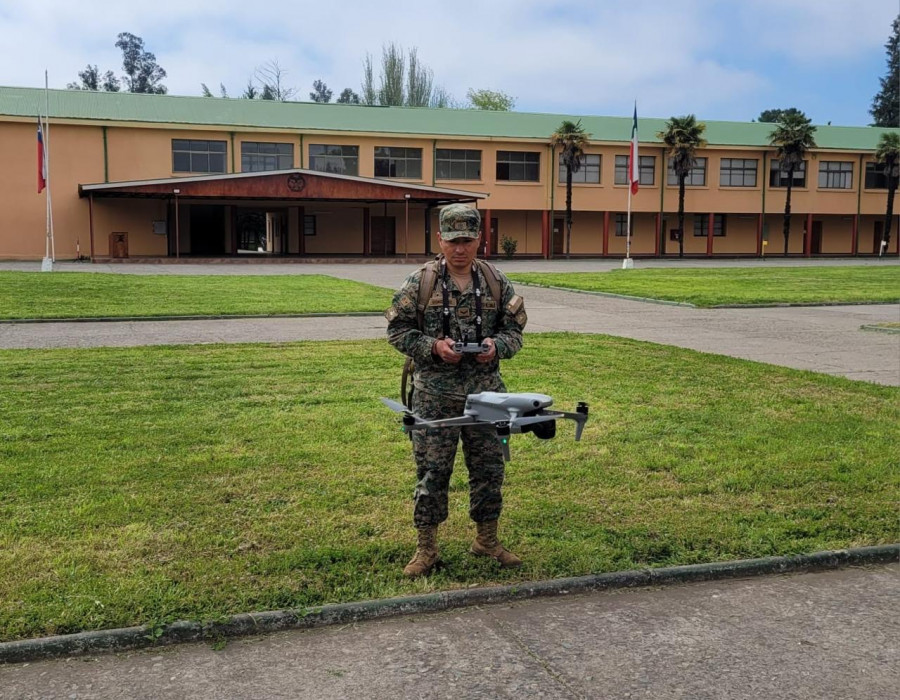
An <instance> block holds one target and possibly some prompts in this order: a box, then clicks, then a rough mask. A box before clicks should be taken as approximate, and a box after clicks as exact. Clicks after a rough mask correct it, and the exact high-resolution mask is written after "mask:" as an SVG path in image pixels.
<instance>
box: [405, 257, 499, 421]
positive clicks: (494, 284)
mask: <svg viewBox="0 0 900 700" xmlns="http://www.w3.org/2000/svg"><path fill="white" fill-rule="evenodd" d="M475 264H476V265H477V266H478V269H479V270H480V271H481V276H482V277H484V281H485V282H487V286H488V289H490V290H491V297H493V298H494V300H495V301H496V302H497V309H498V312H499V313H502V308H503V307H502V306H501V302H502V299H503V296H502V285H501V282H500V273H499V271H498V270H497V268H496V267H494V266H493V265H492V264H491V263H489V262H487V261H486V260H478V259H476V260H475ZM439 268H440V260H439V259H435V260H432V261H431V262H428V263H425V268H424V271H423V272H422V279H421V280H420V281H419V298H418V300H417V302H416V319H417V321H418V326H419V330H424V328H425V308H426V307H427V306H428V300H429V299H430V298H431V295H432V294H433V293H434V288H435V287H436V286H437V281H438V269H439ZM498 318H499V315H498ZM414 369H415V365H414V363H413V359H412V358H411V357H407V358H406V362H404V363H403V377H402V378H401V380H400V400H401V401H402V402H403V404H404V405H405V406H406V407H407V408H409V409H410V410H412V396H413V386H412V385H411V384H410V386H409V390H408V391H407V384H408V383H409V377H410V375H411V374H412V373H413V371H414Z"/></svg>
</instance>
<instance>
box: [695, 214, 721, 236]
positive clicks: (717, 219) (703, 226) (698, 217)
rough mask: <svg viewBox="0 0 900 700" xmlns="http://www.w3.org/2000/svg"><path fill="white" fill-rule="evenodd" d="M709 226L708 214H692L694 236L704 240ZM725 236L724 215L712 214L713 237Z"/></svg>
mask: <svg viewBox="0 0 900 700" xmlns="http://www.w3.org/2000/svg"><path fill="white" fill-rule="evenodd" d="M708 226H709V214H694V235H695V236H696V237H698V238H705V237H706V232H707V227H708ZM724 235H725V215H724V214H713V236H714V237H718V236H724Z"/></svg>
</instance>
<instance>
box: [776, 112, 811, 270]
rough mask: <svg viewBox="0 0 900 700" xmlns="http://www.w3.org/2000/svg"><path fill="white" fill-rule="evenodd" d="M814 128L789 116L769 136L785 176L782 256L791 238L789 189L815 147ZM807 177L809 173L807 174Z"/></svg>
mask: <svg viewBox="0 0 900 700" xmlns="http://www.w3.org/2000/svg"><path fill="white" fill-rule="evenodd" d="M815 133H816V127H814V126H813V125H812V124H811V123H810V120H809V119H808V118H806V117H804V116H800V115H796V114H794V115H790V116H787V117H785V118H784V119H783V120H782V121H780V122H778V125H777V126H776V127H775V130H774V131H772V133H771V134H769V144H770V145H772V146H774V147H775V157H776V158H778V165H779V170H780V173H781V174H783V175H786V176H787V193H786V194H785V198H784V226H783V235H784V254H785V256H786V255H787V254H788V243H789V241H790V237H791V189H792V188H793V186H794V173H795V172H797V171H798V170H799V169H800V168H802V167H803V159H804V158H805V157H806V154H807V153H808V152H809V149H810V148H815V147H816V138H815ZM807 176H809V173H807Z"/></svg>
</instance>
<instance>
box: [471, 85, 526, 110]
mask: <svg viewBox="0 0 900 700" xmlns="http://www.w3.org/2000/svg"><path fill="white" fill-rule="evenodd" d="M466 99H467V100H469V104H468V107H469V109H483V110H485V111H488V112H511V111H512V110H513V108H514V107H515V106H516V98H514V97H510V96H509V95H507V94H506V93H505V92H500V91H499V90H475V89H473V88H469V91H468V92H467V93H466Z"/></svg>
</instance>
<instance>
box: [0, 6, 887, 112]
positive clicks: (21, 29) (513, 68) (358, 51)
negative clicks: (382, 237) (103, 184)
mask: <svg viewBox="0 0 900 700" xmlns="http://www.w3.org/2000/svg"><path fill="white" fill-rule="evenodd" d="M898 11H900V2H898V0H855V1H852V0H678V1H677V2H673V1H672V0H630V1H629V0H557V1H551V0H544V1H540V0H477V1H472V0H454V1H453V2H439V1H436V0H414V1H413V2H409V1H407V0H392V1H391V2H384V1H383V0H367V1H366V0H332V1H331V2H321V0H318V1H316V2H308V1H307V0H267V2H265V3H259V4H257V3H253V2H247V1H246V0H243V1H242V2H235V1H233V0H188V1H187V2H186V1H185V0H155V1H154V2H144V3H137V2H122V0H117V1H116V2H109V1H108V0H93V1H92V2H89V3H75V2H71V0H42V1H41V2H30V3H27V2H24V0H0V86H3V85H5V86H16V87H43V85H44V71H45V70H46V71H47V72H48V74H49V85H50V87H51V88H64V87H66V84H67V83H69V82H73V81H77V80H78V72H79V71H80V70H83V69H84V67H85V66H86V65H87V64H96V65H97V66H98V68H99V69H100V72H101V73H103V72H105V71H107V70H113V71H114V72H115V73H116V74H121V73H122V70H121V63H122V60H121V58H122V57H121V52H120V51H119V50H118V49H116V48H115V42H116V37H117V35H118V34H119V33H120V32H131V33H132V34H135V35H137V36H140V37H141V38H142V39H143V40H144V46H145V49H147V50H148V51H151V52H153V53H154V54H155V55H156V58H157V61H158V63H159V64H160V65H161V66H162V67H163V68H164V69H165V70H166V72H167V74H168V75H167V77H166V79H165V80H164V81H163V82H164V84H165V85H166V86H167V87H168V89H169V93H170V94H173V95H200V94H201V83H206V84H207V85H208V86H209V87H210V89H211V90H213V92H215V93H218V86H219V84H220V83H222V84H224V85H225V87H226V89H227V91H228V93H229V94H230V95H232V96H237V95H240V93H241V92H242V91H243V89H244V87H245V86H246V85H247V83H248V80H250V79H252V78H253V75H254V72H255V69H256V68H257V67H259V66H262V65H265V64H267V63H271V62H272V61H276V62H277V63H278V65H279V66H280V67H281V69H282V71H283V76H284V83H285V84H286V85H288V86H290V87H294V88H296V89H297V96H296V97H295V99H300V100H306V99H308V97H309V92H310V90H311V89H312V83H313V81H314V80H317V79H321V80H324V81H325V83H326V84H327V85H328V86H329V87H330V88H331V89H332V90H333V91H334V96H335V98H336V97H337V95H338V94H339V93H340V91H341V90H342V89H344V88H346V87H350V88H352V89H353V90H355V91H356V92H360V83H361V81H362V74H363V62H364V59H365V57H366V55H367V54H370V55H372V56H373V57H374V59H375V64H376V76H377V65H378V61H379V60H380V56H381V51H382V47H383V46H384V45H385V44H387V43H389V42H395V43H397V44H399V45H401V46H403V47H405V48H407V49H409V48H413V47H415V48H416V49H417V51H418V56H419V59H420V60H421V61H422V62H424V63H425V64H426V65H427V66H428V67H430V68H431V69H432V71H433V73H434V81H435V83H436V84H437V85H440V86H442V87H443V88H444V89H446V90H447V91H448V92H449V93H450V94H451V95H452V96H453V97H454V98H455V99H456V100H457V101H459V102H460V103H464V102H465V95H466V92H467V90H468V89H470V88H475V89H492V90H501V91H503V92H505V93H507V94H509V95H511V96H513V97H514V98H515V101H516V106H515V109H516V111H522V112H545V113H553V114H567V115H574V116H582V115H609V116H622V115H624V116H630V115H631V113H632V110H633V105H634V102H635V101H636V102H637V106H638V113H639V116H643V117H659V118H668V117H670V116H673V115H683V114H688V113H692V114H695V115H697V117H698V118H699V119H701V120H730V121H750V120H752V119H755V118H756V117H757V116H758V115H759V113H760V112H761V111H762V110H764V109H770V108H776V107H781V108H784V107H797V108H799V109H801V110H803V111H804V112H806V114H807V115H808V116H809V117H810V118H811V119H812V120H813V122H814V123H816V124H827V123H829V122H830V123H832V124H835V125H844V126H865V125H868V124H869V123H870V122H871V116H870V115H869V113H868V109H869V107H870V105H871V102H872V98H873V96H874V95H875V94H876V92H877V91H878V90H879V85H880V83H879V78H881V77H883V76H884V75H885V73H886V66H887V63H886V52H885V48H884V44H885V42H886V41H887V39H888V36H889V34H890V31H891V22H892V21H893V19H894V18H895V17H896V16H897V14H898Z"/></svg>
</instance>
